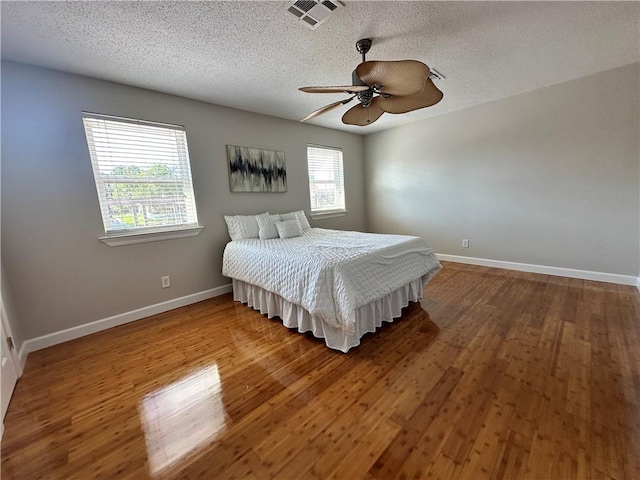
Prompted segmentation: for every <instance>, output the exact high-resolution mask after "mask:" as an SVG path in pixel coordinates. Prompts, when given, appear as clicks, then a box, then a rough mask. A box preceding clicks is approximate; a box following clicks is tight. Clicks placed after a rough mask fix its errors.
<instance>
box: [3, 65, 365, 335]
mask: <svg viewBox="0 0 640 480" xmlns="http://www.w3.org/2000/svg"><path fill="white" fill-rule="evenodd" d="M82 111H90V112H98V113H106V114H112V115H120V116H124V117H132V118H140V119H145V120H152V121H158V122H166V123H174V124H179V125H184V126H185V128H186V131H187V140H188V142H189V153H190V157H191V165H192V174H193V182H194V189H195V195H196V204H197V209H198V216H199V220H200V223H201V224H202V225H203V226H204V227H205V228H204V231H203V232H202V233H201V234H200V235H199V236H198V237H193V238H183V239H176V240H166V241H161V242H153V243H144V244H137V245H129V246H122V247H108V246H107V245H105V244H104V243H102V242H100V241H99V240H98V237H99V236H102V235H104V231H103V227H102V220H101V217H100V209H99V205H98V198H97V195H96V188H95V183H94V180H93V173H92V170H91V162H90V159H89V154H88V151H87V145H86V140H85V136H84V129H83V125H82V118H81V112H82ZM307 143H314V144H320V145H329V146H335V147H341V148H342V149H343V151H344V159H345V182H346V195H347V197H346V204H347V209H348V211H349V213H348V214H347V215H346V216H344V217H340V218H334V219H328V220H323V221H318V222H313V221H312V224H313V225H314V226H319V227H325V228H336V229H353V230H363V229H364V228H365V218H364V217H365V215H364V185H363V178H362V172H363V168H364V167H363V140H362V137H360V136H358V135H354V134H350V133H344V132H339V131H335V130H329V129H325V128H320V127H315V126H311V125H303V124H300V123H298V122H293V121H288V120H282V119H277V118H273V117H268V116H263V115H256V114H253V113H247V112H242V111H238V110H233V109H228V108H224V107H219V106H215V105H210V104H206V103H203V102H198V101H194V100H188V99H185V98H180V97H175V96H171V95H165V94H161V93H157V92H152V91H147V90H142V89H138V88H133V87H129V86H125V85H120V84H115V83H110V82H104V81H100V80H95V79H90V78H86V77H80V76H76V75H70V74H65V73H60V72H56V71H52V70H45V69H40V68H35V67H30V66H26V65H21V64H16V63H11V62H3V63H2V190H1V191H2V202H1V203H2V265H3V268H4V272H3V273H4V274H5V275H4V276H3V277H4V278H3V282H4V283H5V284H7V285H9V288H8V290H7V291H8V292H9V293H10V294H11V297H12V298H11V299H9V303H10V304H11V305H12V307H13V308H12V310H13V311H12V312H11V313H12V316H13V317H14V318H13V319H12V320H13V323H14V324H16V323H17V324H19V329H18V328H16V330H19V333H20V337H21V338H22V339H30V338H34V337H38V336H41V335H45V334H47V333H51V332H56V331H59V330H62V329H65V328H70V327H74V326H78V325H81V324H84V323H88V322H92V321H95V320H99V319H102V318H106V317H109V316H112V315H116V314H119V313H123V312H128V311H131V310H134V309H138V308H141V307H145V306H148V305H153V304H155V303H159V302H163V301H166V300H170V299H173V298H178V297H181V296H184V295H189V294H192V293H197V292H201V291H204V290H207V289H210V288H214V287H218V286H222V285H225V284H227V283H229V281H228V279H225V278H224V277H222V275H221V267H222V251H223V248H224V246H225V244H226V242H227V241H228V240H229V238H228V234H227V229H226V224H225V222H224V219H223V215H224V214H249V213H259V212H263V211H265V210H269V211H271V212H285V211H291V210H298V209H304V210H306V211H307V213H308V212H309V193H308V192H309V188H308V178H307V166H306V145H307ZM226 144H234V145H244V146H251V147H262V148H267V149H272V150H280V151H284V152H285V155H286V162H287V180H288V192H287V193H282V194H274V193H271V194H257V193H234V194H232V193H230V192H229V180H228V173H227V163H226V161H227V160H226V151H225V145H226ZM161 275H171V283H172V286H171V288H169V289H162V288H160V276H161ZM3 292H4V289H3ZM16 333H17V332H16Z"/></svg>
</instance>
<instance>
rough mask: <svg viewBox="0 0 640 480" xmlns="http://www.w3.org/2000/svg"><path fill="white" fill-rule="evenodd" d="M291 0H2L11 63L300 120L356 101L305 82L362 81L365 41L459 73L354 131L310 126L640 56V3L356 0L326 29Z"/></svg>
mask: <svg viewBox="0 0 640 480" xmlns="http://www.w3.org/2000/svg"><path fill="white" fill-rule="evenodd" d="M288 5H289V2H271V1H258V2H248V1H236V2H214V1H210V2H175V1H174V2H155V1H151V2H146V1H140V2H129V1H101V2H69V1H67V2H10V1H2V4H1V8H2V10H1V13H2V30H1V32H2V58H4V59H8V60H13V61H17V62H22V63H28V64H33V65H38V66H43V67H49V68H54V69H58V70H63V71H67V72H72V73H77V74H81V75H87V76H91V77H96V78H102V79H106V80H112V81H115V82H121V83H126V84H130V85H135V86H138V87H143V88H148V89H151V90H157V91H160V92H166V93H171V94H174V95H180V96H184V97H189V98H194V99H198V100H204V101H207V102H211V103H215V104H218V105H225V106H229V107H233V108H238V109H242V110H248V111H251V112H257V113H263V114H267V115H273V116H276V117H282V118H288V119H292V120H299V119H301V118H303V117H305V116H306V115H307V114H308V113H310V112H311V111H313V110H316V109H317V108H319V107H321V106H323V105H325V104H328V103H331V102H334V101H337V100H341V99H343V98H345V96H343V95H340V94H308V93H302V92H299V91H298V90H297V88H298V87H300V86H307V85H341V84H350V80H351V71H352V70H353V69H354V68H355V66H356V65H357V64H358V63H359V62H360V55H359V54H358V53H357V52H356V50H355V42H356V40H358V39H359V38H364V37H370V38H372V39H373V41H374V42H373V47H372V49H371V51H370V53H369V55H368V56H367V59H369V60H404V59H415V60H420V61H422V62H424V63H426V64H427V65H429V66H431V67H435V68H436V69H437V70H439V71H440V72H441V73H442V74H444V75H445V76H446V79H445V80H440V81H436V85H437V86H438V87H439V88H440V89H441V90H442V91H443V92H444V93H445V97H444V100H442V102H440V103H439V104H438V105H436V106H434V107H430V108H426V109H422V110H418V111H415V112H412V113H409V114H404V115H390V114H386V115H383V117H382V118H381V119H380V120H378V122H376V123H375V124H373V125H370V126H367V127H353V126H346V125H343V124H342V123H341V122H340V117H341V116H342V113H343V112H344V111H346V110H347V108H348V107H350V106H351V105H353V104H350V105H348V106H345V107H343V108H341V109H339V110H334V111H331V112H329V113H327V114H325V115H322V116H319V117H317V118H315V119H313V120H312V121H311V122H310V123H312V124H315V125H321V126H325V127H330V128H337V129H342V130H346V131H350V132H357V133H361V134H367V133H372V132H375V131H379V130H382V129H386V128H390V127H394V126H398V125H401V124H403V123H407V122H410V121H415V120H419V119H422V118H426V117H428V116H433V115H439V114H442V113H445V112H450V111H454V110H460V109H462V108H467V107H470V106H473V105H477V104H480V103H485V102H488V101H491V100H495V99H498V98H502V97H506V96H509V95H513V94H516V93H520V92H525V91H528V90H534V89H536V88H540V87H543V86H546V85H550V84H554V83H558V82H563V81H567V80H571V79H574V78H578V77H582V76H585V75H589V74H592V73H595V72H599V71H603V70H608V69H611V68H615V67H618V66H622V65H626V64H629V63H632V62H637V61H639V60H640V37H639V31H640V3H638V2H396V1H391V2H368V1H358V2H346V3H345V6H344V8H340V9H338V10H336V12H334V13H333V14H332V16H331V17H330V18H329V19H328V20H327V22H326V23H324V24H323V25H320V26H319V27H318V28H317V29H316V30H310V29H308V28H307V27H305V26H304V25H302V24H300V23H299V22H298V21H297V20H295V19H294V18H293V17H291V16H290V15H289V14H288V13H286V11H285V10H286V8H287V6H288ZM111 113H113V112H111Z"/></svg>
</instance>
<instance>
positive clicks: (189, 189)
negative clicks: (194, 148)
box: [83, 113, 198, 235]
mask: <svg viewBox="0 0 640 480" xmlns="http://www.w3.org/2000/svg"><path fill="white" fill-rule="evenodd" d="M83 121H84V128H85V133H86V136H87V144H88V146H89V153H90V155H91V164H92V165H93V174H94V177H95V181H96V188H97V190H98V199H99V200H100V209H101V211H102V220H103V222H104V229H105V232H106V233H107V235H109V234H123V233H150V232H155V231H167V230H178V229H183V228H185V229H186V228H191V227H197V225H198V216H197V213H196V204H195V199H194V195H193V183H192V181H191V167H190V164H189V151H188V148H187V136H186V133H185V130H184V127H181V126H177V125H168V124H162V123H153V122H145V121H142V120H134V119H127V118H120V117H113V116H109V115H99V114H93V113H83Z"/></svg>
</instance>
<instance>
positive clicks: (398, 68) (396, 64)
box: [299, 38, 444, 126]
mask: <svg viewBox="0 0 640 480" xmlns="http://www.w3.org/2000/svg"><path fill="white" fill-rule="evenodd" d="M371 43H372V41H371V39H369V38H364V39H362V40H358V41H357V42H356V50H357V51H358V53H361V54H362V63H361V64H360V65H358V66H357V67H356V69H355V70H354V71H353V73H352V75H351V77H352V82H351V83H353V85H347V86H341V87H301V88H300V89H299V90H301V91H303V92H307V93H348V94H353V96H352V97H349V98H347V99H345V100H340V101H339V102H334V103H330V104H329V105H325V106H324V107H322V108H319V109H318V110H316V111H315V112H313V113H310V114H309V115H307V116H306V117H305V118H303V119H302V120H300V121H301V122H304V121H307V120H310V119H312V118H314V117H317V116H318V115H320V114H323V113H326V112H328V111H330V110H333V109H334V108H337V107H340V106H341V105H346V104H347V103H349V102H350V101H351V100H353V99H354V98H356V97H357V98H358V100H359V101H360V103H359V104H358V105H356V106H355V107H352V108H350V109H349V110H347V112H346V113H345V114H344V115H343V116H342V123H345V124H347V125H359V126H366V125H370V124H372V123H373V122H375V121H376V120H378V119H379V118H380V116H381V115H382V114H383V113H385V112H386V113H395V114H397V113H407V112H411V111H413V110H418V109H419V108H425V107H430V106H432V105H435V104H436V103H438V102H439V101H440V100H442V97H443V96H444V94H443V93H442V92H441V91H440V90H438V88H437V87H436V86H435V85H434V83H433V82H432V81H431V78H430V75H431V71H430V70H429V67H427V66H426V65H425V64H424V63H422V62H418V61H417V60H399V61H369V62H368V61H366V58H365V55H366V54H367V52H368V51H369V49H370V48H371Z"/></svg>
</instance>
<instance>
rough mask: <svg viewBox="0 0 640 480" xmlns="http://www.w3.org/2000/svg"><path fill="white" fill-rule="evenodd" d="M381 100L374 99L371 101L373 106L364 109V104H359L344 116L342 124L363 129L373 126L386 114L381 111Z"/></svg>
mask: <svg viewBox="0 0 640 480" xmlns="http://www.w3.org/2000/svg"><path fill="white" fill-rule="evenodd" d="M379 99H380V97H376V98H374V99H373V100H372V101H371V105H369V106H368V107H363V106H362V104H361V103H359V104H358V105H356V106H355V107H353V108H350V109H349V110H347V112H346V113H345V114H344V115H343V116H342V123H346V124H347V125H359V126H361V127H364V126H366V125H371V124H372V123H373V122H375V121H376V120H378V119H379V118H380V115H382V114H383V113H384V112H383V111H382V110H380V106H379Z"/></svg>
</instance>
